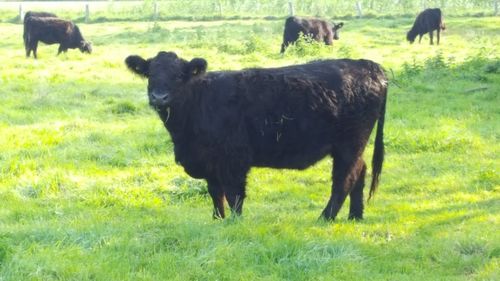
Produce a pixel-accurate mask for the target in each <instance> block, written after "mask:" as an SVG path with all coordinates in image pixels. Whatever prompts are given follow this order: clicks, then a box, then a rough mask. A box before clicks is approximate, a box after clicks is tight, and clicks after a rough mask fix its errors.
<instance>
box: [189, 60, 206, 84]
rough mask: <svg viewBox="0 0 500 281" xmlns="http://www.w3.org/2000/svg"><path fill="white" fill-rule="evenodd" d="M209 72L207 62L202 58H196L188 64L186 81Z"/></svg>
mask: <svg viewBox="0 0 500 281" xmlns="http://www.w3.org/2000/svg"><path fill="white" fill-rule="evenodd" d="M205 71H207V61H206V60H204V59H202V58H194V59H192V60H191V61H190V62H188V63H187V65H186V69H185V71H184V74H185V78H186V80H189V79H190V78H191V77H195V76H198V75H201V74H203V73H205Z"/></svg>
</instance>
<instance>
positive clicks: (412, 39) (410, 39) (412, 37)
mask: <svg viewBox="0 0 500 281" xmlns="http://www.w3.org/2000/svg"><path fill="white" fill-rule="evenodd" d="M415 38H417V33H416V32H414V31H413V28H412V29H411V30H410V31H408V33H406V40H408V42H410V44H413V42H415Z"/></svg>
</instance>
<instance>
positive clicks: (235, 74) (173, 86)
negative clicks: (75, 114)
mask: <svg viewBox="0 0 500 281" xmlns="http://www.w3.org/2000/svg"><path fill="white" fill-rule="evenodd" d="M125 63H126V64H127V66H128V68H129V69H131V70H132V71H133V72H135V73H136V74H139V75H141V76H142V77H146V78H148V81H149V82H148V96H149V103H150V105H151V106H152V107H153V108H154V109H155V110H156V111H157V113H158V114H159V116H160V118H161V120H162V121H163V123H164V125H165V127H166V128H167V130H168V131H169V132H170V135H171V138H172V142H173V143H174V154H175V160H176V162H177V163H178V164H180V165H182V166H183V167H184V169H185V171H186V172H187V173H188V174H189V175H190V176H192V177H194V178H202V179H205V180H206V181H207V183H208V192H209V194H210V195H211V197H212V200H213V204H214V213H213V216H214V218H224V217H225V212H224V202H223V201H224V198H226V200H227V201H228V203H229V206H230V208H231V210H232V212H233V214H236V215H239V214H241V211H242V206H243V201H244V199H245V185H246V177H247V173H248V172H249V170H250V168H251V167H272V168H289V169H305V168H307V167H309V166H311V165H312V164H314V163H316V162H317V161H319V160H320V159H323V158H324V157H325V156H327V155H330V156H332V157H333V159H334V165H333V187H332V194H331V197H330V200H329V201H328V204H327V205H326V208H325V209H324V211H323V213H322V217H323V218H325V219H328V220H333V219H334V218H335V216H336V215H337V213H338V211H339V210H340V208H341V206H342V204H343V203H344V200H345V198H346V196H347V195H350V197H351V205H350V212H349V218H351V219H361V218H362V216H363V188H364V180H365V173H366V165H365V162H364V161H363V159H362V153H363V151H364V149H365V146H366V143H367V142H368V138H369V136H370V133H371V131H372V129H373V127H374V125H375V123H376V121H377V120H378V127H377V134H376V137H375V145H374V154H373V159H372V166H373V167H372V183H371V187H370V197H371V195H373V193H374V192H375V189H376V187H377V184H378V179H379V176H380V174H381V171H382V162H383V157H384V144H383V130H384V129H383V128H384V115H385V104H386V93H387V80H386V77H385V74H384V72H383V71H382V69H381V67H380V66H379V65H378V64H376V63H374V62H372V61H368V60H350V59H341V60H320V61H314V62H310V63H307V64H303V65H295V66H287V67H281V68H268V69H265V68H263V69H246V70H241V71H220V72H208V73H205V70H206V68H207V62H206V61H205V60H204V59H202V58H195V59H193V60H191V61H186V60H184V59H182V58H179V57H178V56H177V55H176V54H175V53H173V52H159V53H158V54H157V56H156V57H153V58H150V59H147V60H146V59H143V58H142V57H140V56H129V57H127V59H126V60H125Z"/></svg>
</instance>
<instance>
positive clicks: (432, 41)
mask: <svg viewBox="0 0 500 281" xmlns="http://www.w3.org/2000/svg"><path fill="white" fill-rule="evenodd" d="M429 37H430V38H431V45H434V31H431V32H429Z"/></svg>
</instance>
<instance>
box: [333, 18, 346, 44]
mask: <svg viewBox="0 0 500 281" xmlns="http://www.w3.org/2000/svg"><path fill="white" fill-rule="evenodd" d="M342 26H344V23H343V22H339V23H338V24H336V23H334V22H333V23H332V33H333V39H334V40H339V29H341V28H342Z"/></svg>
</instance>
